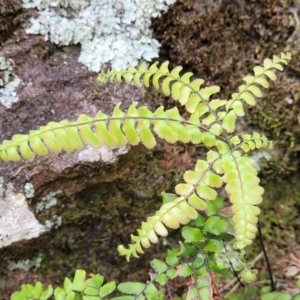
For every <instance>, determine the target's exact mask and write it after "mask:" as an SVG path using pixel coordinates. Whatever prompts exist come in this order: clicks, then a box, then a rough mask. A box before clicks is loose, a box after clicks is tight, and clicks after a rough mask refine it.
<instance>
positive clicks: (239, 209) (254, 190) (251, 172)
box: [222, 151, 264, 249]
mask: <svg viewBox="0 0 300 300" xmlns="http://www.w3.org/2000/svg"><path fill="white" fill-rule="evenodd" d="M222 162H223V164H222V168H223V171H224V176H223V178H222V180H223V181H224V182H226V186H225V190H226V192H227V193H228V194H229V195H230V202H231V203H232V204H233V205H232V211H233V213H234V216H233V218H232V220H233V221H234V223H235V239H236V241H237V242H236V247H237V248H238V249H243V248H245V247H246V246H247V245H249V244H251V243H252V240H253V239H254V237H255V233H256V232H257V228H256V224H257V221H258V218H257V216H258V215H259V214H260V209H259V208H258V207H257V205H258V204H260V203H261V202H262V194H263V192H264V189H263V188H262V187H261V186H259V182H260V179H259V178H258V177H257V170H256V169H255V168H254V167H253V166H252V165H253V160H252V159H250V158H249V157H246V156H241V154H240V152H238V151H235V152H233V153H232V154H231V153H230V154H227V155H223V156H222Z"/></svg>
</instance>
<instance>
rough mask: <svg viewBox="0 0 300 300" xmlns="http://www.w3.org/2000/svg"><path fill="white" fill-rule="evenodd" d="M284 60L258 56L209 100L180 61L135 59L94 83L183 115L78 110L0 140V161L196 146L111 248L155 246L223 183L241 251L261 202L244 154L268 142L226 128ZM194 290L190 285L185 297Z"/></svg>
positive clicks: (208, 90)
mask: <svg viewBox="0 0 300 300" xmlns="http://www.w3.org/2000/svg"><path fill="white" fill-rule="evenodd" d="M290 59H291V55H290V53H282V54H281V56H280V57H278V56H274V57H273V59H272V60H271V59H265V60H264V63H263V66H256V67H255V68H254V75H249V76H245V77H244V78H243V81H244V83H243V84H242V85H240V86H239V87H238V91H237V92H236V93H233V94H232V95H231V96H230V98H229V100H221V99H211V97H212V96H213V95H214V94H216V93H217V92H218V91H219V89H220V88H219V87H218V86H210V87H202V85H203V83H204V80H203V79H194V80H191V76H192V73H190V72H188V73H185V74H183V75H180V71H181V70H182V67H180V66H179V67H176V68H174V69H173V70H171V71H170V70H169V68H168V62H165V63H163V64H162V65H161V66H160V67H158V64H157V63H154V64H152V65H151V66H150V67H149V68H148V67H147V66H146V65H144V64H143V65H141V66H140V67H139V68H138V69H136V68H133V67H129V68H128V69H127V70H124V69H123V70H121V71H110V72H107V73H101V74H100V75H99V77H98V80H99V81H100V82H107V81H109V82H114V81H116V82H122V81H125V82H126V83H128V84H134V85H137V86H140V85H144V86H145V87H150V86H153V87H154V88H155V89H160V90H162V92H163V94H164V95H166V96H171V98H172V99H173V100H174V101H178V102H179V103H180V104H181V105H182V106H185V108H186V110H187V111H188V112H189V113H190V115H189V118H187V119H185V118H183V117H182V116H181V115H180V113H179V111H178V109H177V108H172V109H169V110H165V109H164V107H159V108H158V109H157V110H156V111H155V112H151V111H150V110H149V109H148V108H147V107H144V106H143V107H138V104H137V103H133V104H132V105H131V106H130V107H129V108H128V110H127V111H123V110H122V109H121V108H120V105H121V104H120V103H119V104H118V105H116V107H115V109H114V111H113V113H112V115H111V116H108V115H106V114H104V113H103V112H101V111H99V112H98V113H97V114H96V116H95V117H90V116H87V115H81V116H79V118H78V119H77V120H76V121H73V122H71V121H62V122H50V123H48V124H47V125H45V126H42V127H40V128H39V129H37V130H32V131H30V132H29V134H28V135H20V134H17V135H14V136H13V137H12V139H11V140H9V141H7V140H5V141H4V142H3V143H2V144H1V145H0V159H1V160H3V161H19V160H20V159H21V158H24V159H33V158H34V157H35V155H42V156H43V155H47V154H48V153H49V151H52V152H54V153H59V152H61V151H66V152H72V151H78V150H81V149H83V147H84V145H90V146H93V147H102V146H103V145H107V146H110V147H116V146H124V145H126V144H130V145H132V146H135V145H137V144H139V143H142V144H143V145H144V146H145V147H147V148H148V149H151V148H153V147H155V145H156V143H157V141H156V136H157V137H159V138H161V139H164V140H165V141H167V142H168V143H176V142H177V141H181V142H183V143H189V142H191V143H193V144H203V145H205V146H206V147H208V148H212V149H210V150H209V151H208V153H207V157H206V159H199V160H198V161H197V163H196V166H195V168H194V170H189V171H186V172H185V173H184V176H183V179H184V182H183V183H180V184H178V185H177V186H176V187H175V192H176V195H174V197H172V199H171V201H170V202H168V203H165V204H163V205H162V206H161V208H160V209H159V210H158V211H157V212H156V213H155V214H154V215H152V216H150V217H148V219H147V220H146V221H145V222H143V223H142V225H141V227H140V228H139V229H138V230H137V234H136V235H131V240H132V244H130V245H129V247H128V248H125V247H124V246H122V245H120V246H119V248H118V249H119V252H120V254H121V255H124V256H126V258H127V260H129V259H130V257H132V256H134V257H138V256H139V255H140V254H142V253H143V252H144V249H145V248H149V247H150V246H151V244H153V243H157V241H158V237H159V236H167V235H168V228H171V229H177V228H179V227H180V226H182V225H186V224H188V223H189V222H191V220H196V219H197V218H198V217H199V211H200V212H203V213H205V212H206V213H207V214H208V206H209V203H211V202H212V201H214V200H215V199H216V198H217V195H218V193H217V190H216V189H219V188H221V187H222V186H223V185H224V186H225V190H226V191H227V193H228V195H229V198H230V202H231V203H232V211H233V213H234V216H233V217H232V221H233V222H234V224H235V247H236V248H237V249H240V250H241V249H244V248H245V247H246V246H247V245H249V244H251V242H252V241H253V239H254V237H255V233H256V231H257V229H256V224H257V221H258V218H257V216H258V215H259V213H260V210H259V208H258V206H257V205H259V204H260V203H261V201H262V195H263V192H264V190H263V188H262V187H261V186H260V185H259V178H258V176H257V171H256V170H255V168H254V167H253V166H252V165H253V161H252V160H251V159H250V158H249V157H247V156H246V155H245V153H246V152H248V151H250V150H254V149H259V148H261V147H272V142H270V141H268V139H267V138H266V137H265V136H264V135H260V134H259V133H257V132H254V133H253V134H252V135H250V134H243V135H241V136H238V135H232V133H233V132H234V130H235V123H236V120H237V117H242V116H244V115H245V112H244V104H248V105H250V106H253V105H255V104H256V99H257V98H261V97H262V95H263V92H262V89H263V88H268V87H269V82H268V79H269V80H272V81H273V80H275V79H276V75H275V70H280V71H282V70H283V65H286V64H287V62H288V61H289V60H290ZM214 221H215V222H217V221H218V220H216V219H214ZM211 222H213V221H211ZM185 228H187V227H185ZM204 229H205V228H204ZM204 229H203V230H204ZM199 230H200V229H199ZM197 232H198V229H197ZM198 233H199V232H198ZM209 243H210V244H209ZM209 243H208V246H207V248H205V247H204V249H219V248H220V247H219V244H218V243H220V241H218V240H213V239H211V240H210V242H209ZM219 250H220V251H221V248H220V249H219ZM214 252H217V251H214ZM205 276H206V275H204V277H203V278H202V279H201V278H200V279H199V278H198V279H195V289H196V293H198V291H199V286H201V285H202V284H203V282H204V281H206V280H207V277H205ZM198 280H199V282H198ZM196 285H198V287H196ZM195 289H194V288H193V289H192V291H191V293H192V294H194V292H195ZM198 297H200V296H199V294H198Z"/></svg>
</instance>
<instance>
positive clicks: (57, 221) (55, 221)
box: [45, 215, 62, 230]
mask: <svg viewBox="0 0 300 300" xmlns="http://www.w3.org/2000/svg"><path fill="white" fill-rule="evenodd" d="M61 224H62V217H61V216H57V215H54V216H53V217H52V218H51V219H50V220H46V221H45V226H46V227H47V229H48V230H51V229H52V228H54V229H57V228H58V227H59V226H61Z"/></svg>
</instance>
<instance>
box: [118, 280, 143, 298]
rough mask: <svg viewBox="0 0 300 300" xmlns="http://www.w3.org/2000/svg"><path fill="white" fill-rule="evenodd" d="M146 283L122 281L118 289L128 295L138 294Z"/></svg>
mask: <svg viewBox="0 0 300 300" xmlns="http://www.w3.org/2000/svg"><path fill="white" fill-rule="evenodd" d="M145 287H146V285H145V284H144V283H140V282H130V281H128V282H124V283H120V284H119V285H118V290H119V291H120V292H121V293H124V294H129V295H138V294H140V293H142V292H143V290H144V289H145Z"/></svg>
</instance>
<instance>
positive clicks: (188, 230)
mask: <svg viewBox="0 0 300 300" xmlns="http://www.w3.org/2000/svg"><path fill="white" fill-rule="evenodd" d="M181 235H182V237H183V238H184V240H185V242H187V243H197V242H203V241H204V240H205V238H204V235H203V233H202V231H201V230H200V229H199V228H195V227H190V226H184V227H183V228H182V231H181Z"/></svg>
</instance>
